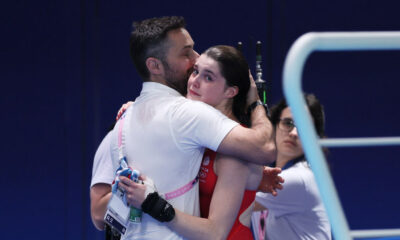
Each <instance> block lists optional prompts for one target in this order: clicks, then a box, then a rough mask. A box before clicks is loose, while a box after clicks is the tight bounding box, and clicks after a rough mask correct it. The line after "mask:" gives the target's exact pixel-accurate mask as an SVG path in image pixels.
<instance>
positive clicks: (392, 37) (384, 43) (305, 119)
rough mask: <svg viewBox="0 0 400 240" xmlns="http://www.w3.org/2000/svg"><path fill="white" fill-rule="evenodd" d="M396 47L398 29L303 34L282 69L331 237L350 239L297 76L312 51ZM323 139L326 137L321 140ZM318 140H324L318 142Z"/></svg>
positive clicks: (398, 37)
mask: <svg viewBox="0 0 400 240" xmlns="http://www.w3.org/2000/svg"><path fill="white" fill-rule="evenodd" d="M393 49H400V32H326V33H307V34H304V35H303V36H301V37H300V38H299V39H297V40H296V42H295V43H294V44H293V45H292V47H291V48H290V50H289V52H288V55H287V57H286V60H285V64H284V69H283V90H284V94H285V97H286V100H287V103H288V105H289V106H290V108H291V111H292V114H293V117H294V121H295V122H296V125H297V126H298V129H299V136H300V139H301V141H302V142H303V148H304V153H305V155H306V157H307V160H308V161H309V162H310V164H311V166H312V170H313V172H314V174H315V178H316V180H317V185H318V189H319V191H320V193H321V198H322V201H323V202H324V205H325V207H326V210H327V214H328V217H329V220H330V222H331V225H332V232H333V235H334V237H335V239H340V240H351V239H352V236H351V234H350V230H349V226H348V224H347V220H346V217H345V215H344V213H343V209H342V207H341V204H340V201H339V198H338V195H337V192H336V188H335V186H334V183H333V180H332V177H331V174H330V172H329V170H328V166H327V164H326V161H325V156H324V154H323V153H322V149H321V148H320V147H317V146H319V138H318V137H317V134H316V131H315V128H314V125H313V122H312V119H311V117H310V115H309V113H308V109H307V108H306V107H305V106H306V103H305V101H304V98H303V95H302V89H301V75H302V72H303V68H304V64H305V61H306V59H307V58H308V56H309V55H310V54H311V53H312V52H313V51H349V50H393ZM325 141H326V140H325ZM322 143H324V142H323V141H322Z"/></svg>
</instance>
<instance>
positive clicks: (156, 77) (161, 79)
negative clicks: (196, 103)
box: [149, 75, 186, 96]
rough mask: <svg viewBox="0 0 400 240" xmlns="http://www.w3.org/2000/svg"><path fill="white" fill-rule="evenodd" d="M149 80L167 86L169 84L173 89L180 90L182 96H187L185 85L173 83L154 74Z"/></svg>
mask: <svg viewBox="0 0 400 240" xmlns="http://www.w3.org/2000/svg"><path fill="white" fill-rule="evenodd" d="M149 82H156V83H161V84H164V85H165V86H168V87H170V88H172V89H175V90H176V91H178V92H179V93H180V94H181V95H182V96H185V95H186V91H185V90H183V87H179V86H176V85H174V84H172V83H171V82H169V81H166V80H165V79H164V78H163V77H161V76H156V75H153V76H151V77H150V79H149ZM185 89H186V88H185Z"/></svg>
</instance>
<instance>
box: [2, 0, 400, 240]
mask: <svg viewBox="0 0 400 240" xmlns="http://www.w3.org/2000/svg"><path fill="white" fill-rule="evenodd" d="M399 7H400V3H398V1H396V0H387V1H367V0H352V1H348V0H347V1H345V0H338V1H315V0H304V1H286V0H279V1H278V0H265V1H261V0H249V1H244V2H240V3H234V2H233V1H227V0H220V1H211V0H203V1H195V2H191V1H162V0H153V1H133V0H131V1H126V0H121V1H94V0H92V1H89V0H87V1H85V0H81V1H76V0H68V1H67V0H61V1H49V0H44V1H23V0H15V1H8V2H4V3H2V7H1V9H0V12H1V15H0V18H1V19H0V26H1V28H0V29H1V38H0V50H1V51H0V56H1V58H0V59H1V62H0V63H1V64H0V66H1V69H0V70H1V71H0V79H1V87H0V93H1V94H0V107H1V109H2V114H1V116H2V117H1V119H2V120H1V121H2V122H1V123H2V126H3V127H4V129H3V131H2V135H1V136H2V137H1V144H0V146H1V156H2V165H3V166H2V167H1V168H0V178H1V186H2V191H1V198H0V199H1V200H0V216H1V220H0V230H1V233H0V235H1V239H54V238H57V239H74V240H76V239H103V233H102V232H99V231H97V230H96V229H95V228H94V227H93V225H92V223H91V220H90V210H89V184H90V178H91V168H92V161H93V156H94V153H95V151H96V148H97V146H98V145H99V143H100V141H101V140H102V138H103V136H104V135H105V133H106V131H107V128H108V127H109V126H110V125H111V124H112V123H113V121H114V117H115V115H116V112H117V110H118V109H119V107H120V106H121V104H122V103H124V102H126V101H128V100H132V99H134V98H135V97H136V96H137V95H138V94H139V92H140V88H141V80H140V78H139V77H138V75H137V73H136V71H135V70H134V67H133V64H132V63H131V60H130V57H129V53H128V39H129V33H130V30H131V24H132V21H134V20H140V19H144V18H148V17H154V16H165V15H182V16H184V17H185V18H186V20H187V28H188V30H189V31H190V33H191V35H192V37H193V39H194V40H195V42H196V46H195V48H196V50H197V51H198V52H202V51H204V50H205V49H206V48H207V47H209V46H212V45H217V44H228V45H236V43H237V42H238V41H242V42H243V43H244V53H245V55H246V57H247V59H248V61H249V64H250V66H251V69H252V70H253V72H254V66H255V42H256V41H257V40H260V41H262V42H263V48H262V55H263V62H262V67H263V73H264V75H263V77H264V79H266V80H267V81H268V87H269V89H268V102H269V103H270V104H273V103H276V102H277V101H278V100H279V99H280V98H281V97H282V88H281V82H282V66H283V61H284V59H285V56H286V54H287V51H288V49H289V47H290V46H291V44H292V43H293V42H294V41H295V39H296V38H298V37H299V36H301V35H302V34H304V33H306V32H309V31H391V30H400V18H399V14H398V9H399ZM399 63H400V52H399V51H392V52H389V51H379V52H338V53H314V54H312V55H311V57H310V59H309V61H308V62H307V64H306V67H305V71H304V74H303V82H304V84H303V86H304V90H305V91H307V92H313V93H315V94H316V95H317V96H318V97H319V98H320V100H321V101H322V102H323V103H324V105H325V110H326V116H327V125H326V130H327V135H328V136H329V137H364V136H399V135H400V127H399V124H398V121H399V119H400V113H399V111H398V103H399V97H398V90H397V88H398V87H399V86H400V82H399V74H400V69H399ZM399 154H400V148H399V147H398V146H396V147H377V148H368V149H364V148H345V149H344V148H341V149H332V150H331V151H330V156H329V161H330V164H331V167H332V168H331V170H332V174H333V177H334V180H335V184H336V186H337V189H338V192H339V195H340V199H341V201H342V204H343V207H344V210H345V213H346V216H347V219H348V221H349V225H350V227H351V228H352V229H366V228H399V227H400V204H399V203H400V193H399V177H398V176H399V175H398V172H399V170H400V162H399V161H398V160H399V159H398V155H399Z"/></svg>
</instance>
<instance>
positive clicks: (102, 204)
mask: <svg viewBox="0 0 400 240" xmlns="http://www.w3.org/2000/svg"><path fill="white" fill-rule="evenodd" d="M110 198H111V186H110V185H109V184H105V183H98V184H95V185H94V186H92V187H91V188H90V214H91V216H92V221H93V224H94V226H95V227H96V228H97V229H98V230H104V215H105V214H106V211H107V204H108V202H109V201H110Z"/></svg>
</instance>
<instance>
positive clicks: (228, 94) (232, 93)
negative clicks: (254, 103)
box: [225, 86, 239, 98]
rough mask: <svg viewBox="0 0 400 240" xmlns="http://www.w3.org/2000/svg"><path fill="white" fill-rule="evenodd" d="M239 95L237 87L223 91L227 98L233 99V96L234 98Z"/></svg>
mask: <svg viewBox="0 0 400 240" xmlns="http://www.w3.org/2000/svg"><path fill="white" fill-rule="evenodd" d="M238 93H239V88H238V87H237V86H232V87H228V88H227V89H226V90H225V96H226V97H227V98H233V97H234V96H236V95H237V94H238Z"/></svg>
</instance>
